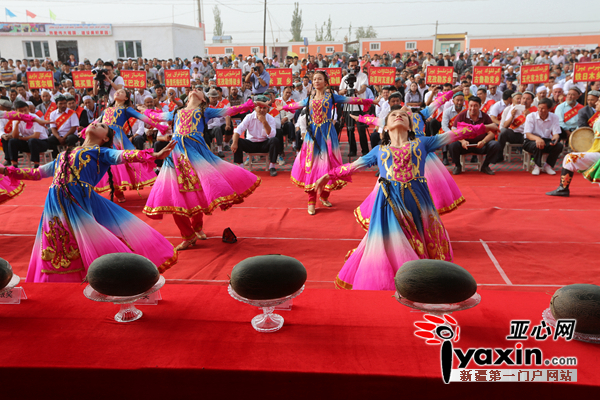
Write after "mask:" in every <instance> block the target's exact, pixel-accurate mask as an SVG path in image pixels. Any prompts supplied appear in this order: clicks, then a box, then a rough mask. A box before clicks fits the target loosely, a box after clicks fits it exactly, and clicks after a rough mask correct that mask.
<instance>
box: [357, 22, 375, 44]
mask: <svg viewBox="0 0 600 400" xmlns="http://www.w3.org/2000/svg"><path fill="white" fill-rule="evenodd" d="M354 35H355V36H356V39H357V40H358V39H363V38H365V39H372V38H376V37H377V32H376V31H375V29H374V28H373V27H372V26H371V25H369V26H368V27H366V28H363V27H362V26H359V27H358V28H356V32H355V34H354Z"/></svg>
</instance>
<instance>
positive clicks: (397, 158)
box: [318, 106, 494, 290]
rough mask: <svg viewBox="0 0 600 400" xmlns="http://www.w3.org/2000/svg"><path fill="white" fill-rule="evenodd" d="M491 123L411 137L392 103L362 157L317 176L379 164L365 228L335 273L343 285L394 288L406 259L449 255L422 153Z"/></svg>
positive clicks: (406, 116)
mask: <svg viewBox="0 0 600 400" xmlns="http://www.w3.org/2000/svg"><path fill="white" fill-rule="evenodd" d="M489 129H494V128H493V126H491V125H490V126H487V127H486V126H484V125H478V126H471V125H466V124H463V125H461V126H459V127H458V128H456V129H454V130H452V131H450V132H448V133H445V134H441V135H436V136H432V137H418V138H417V137H416V136H415V134H414V132H413V131H412V117H411V115H410V111H409V110H408V109H406V108H402V109H401V108H400V107H399V106H394V107H392V109H391V111H390V113H389V115H388V117H387V120H386V124H385V130H384V133H383V141H382V144H381V145H380V146H377V147H375V148H374V149H373V150H371V151H370V152H369V154H367V155H366V156H363V157H361V158H359V159H358V160H356V161H355V162H354V163H352V164H346V165H342V166H340V167H337V168H335V169H333V170H332V171H330V173H329V174H326V175H324V176H323V177H321V178H320V179H319V181H318V189H319V190H322V189H324V188H325V186H326V184H327V182H328V181H330V180H332V179H334V180H340V179H341V180H345V181H351V175H352V174H353V173H354V172H356V171H358V170H359V169H362V168H367V167H370V166H373V165H377V166H378V167H379V173H380V182H381V185H380V187H379V190H378V192H377V196H376V198H375V201H374V203H373V208H372V210H371V220H370V224H369V229H368V231H367V233H366V235H365V236H364V238H363V239H362V241H361V242H360V244H359V246H358V247H357V248H356V249H354V250H352V251H351V252H350V253H349V255H348V256H347V259H346V263H345V264H344V267H343V268H342V270H341V271H340V272H339V274H338V276H337V278H336V286H337V287H339V288H342V289H367V290H393V289H394V276H395V275H396V272H397V271H398V269H399V268H400V267H401V266H402V264H404V263H405V262H407V261H410V260H417V259H424V258H428V259H437V260H446V261H451V260H452V256H453V255H452V247H451V246H450V239H449V237H448V233H447V232H446V229H445V228H444V225H443V224H442V221H441V219H440V216H439V214H438V212H437V210H436V207H435V205H434V203H433V200H432V198H431V194H430V192H429V188H428V186H427V179H426V178H425V177H424V169H425V160H426V158H427V154H428V153H431V152H434V151H435V150H436V149H438V148H439V147H441V146H444V145H446V144H448V143H451V142H454V141H457V140H460V139H467V138H470V137H475V136H477V135H479V134H481V133H483V132H484V131H485V130H489Z"/></svg>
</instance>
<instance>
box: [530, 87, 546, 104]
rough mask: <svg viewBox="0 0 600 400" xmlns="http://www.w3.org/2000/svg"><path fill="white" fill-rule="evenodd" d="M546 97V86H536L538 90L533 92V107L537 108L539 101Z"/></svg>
mask: <svg viewBox="0 0 600 400" xmlns="http://www.w3.org/2000/svg"><path fill="white" fill-rule="evenodd" d="M546 97H548V89H547V88H546V86H544V85H540V86H538V88H537V89H536V90H535V100H533V105H534V106H536V107H537V106H538V104H539V103H540V100H542V99H545V98H546Z"/></svg>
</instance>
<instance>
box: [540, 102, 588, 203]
mask: <svg viewBox="0 0 600 400" xmlns="http://www.w3.org/2000/svg"><path fill="white" fill-rule="evenodd" d="M590 97H594V98H593V99H592V101H595V106H596V107H595V113H594V114H593V115H592V116H591V118H588V119H587V122H588V123H589V125H591V126H593V129H594V132H593V135H594V136H593V139H592V146H591V148H589V150H587V151H581V150H584V149H583V148H580V149H577V148H575V147H578V146H577V145H576V144H575V143H574V140H572V141H571V142H572V143H571V147H572V148H574V150H576V151H577V150H579V151H577V152H573V153H569V154H567V156H566V157H565V158H564V160H563V166H562V172H561V174H560V185H559V186H558V189H556V190H553V191H551V192H548V193H546V194H547V195H548V196H561V197H569V195H570V192H569V185H570V183H571V179H572V178H573V174H574V172H575V171H579V172H582V173H583V176H584V177H585V178H586V179H588V180H589V181H590V182H592V183H600V118H599V117H600V101H598V98H600V92H598V91H596V90H592V91H591V92H590V93H589V94H588V102H589V101H590ZM581 111H583V109H582V110H581ZM581 111H580V115H579V117H580V120H581ZM589 125H586V126H589ZM581 129H582V128H579V129H578V130H577V131H579V130H581ZM577 131H575V132H574V133H573V135H571V136H575V137H577V136H578V135H577V133H578V132H577ZM582 133H584V134H585V133H587V132H582ZM575 137H574V138H573V139H575ZM582 142H583V143H585V144H582V145H581V144H580V145H579V146H581V147H588V146H589V141H586V140H582Z"/></svg>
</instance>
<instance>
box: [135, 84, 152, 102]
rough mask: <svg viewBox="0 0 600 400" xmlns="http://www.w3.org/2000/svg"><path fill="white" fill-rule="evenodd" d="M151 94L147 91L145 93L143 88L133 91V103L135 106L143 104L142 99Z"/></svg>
mask: <svg viewBox="0 0 600 400" xmlns="http://www.w3.org/2000/svg"><path fill="white" fill-rule="evenodd" d="M150 95H151V93H150V92H149V91H147V90H146V89H144V88H139V89H138V90H136V91H135V94H134V95H133V99H134V102H135V105H136V106H137V105H138V104H144V99H145V98H146V96H150Z"/></svg>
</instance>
